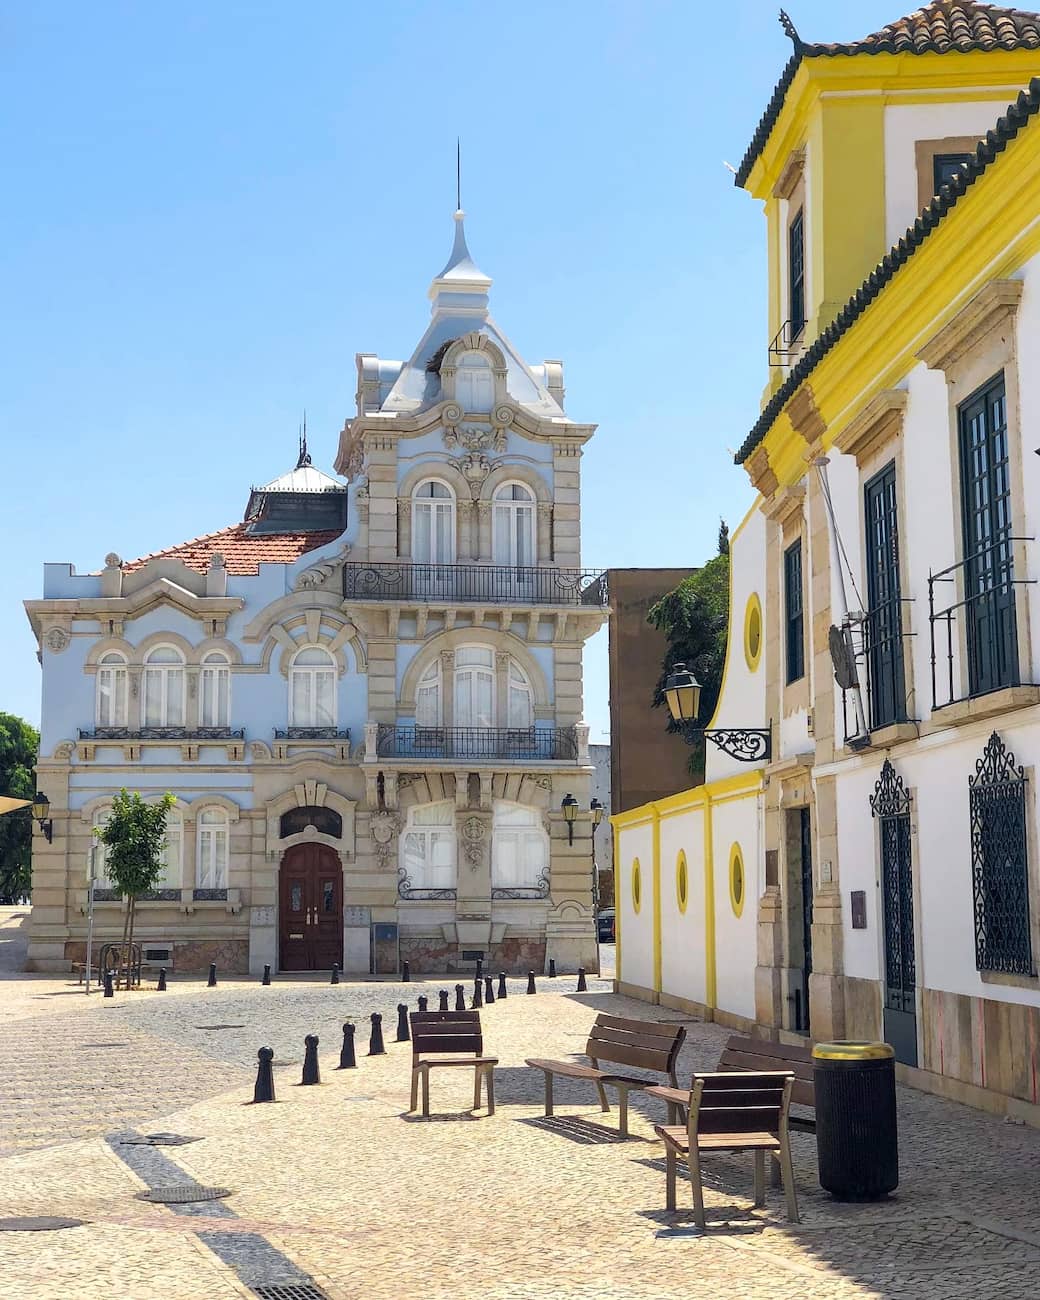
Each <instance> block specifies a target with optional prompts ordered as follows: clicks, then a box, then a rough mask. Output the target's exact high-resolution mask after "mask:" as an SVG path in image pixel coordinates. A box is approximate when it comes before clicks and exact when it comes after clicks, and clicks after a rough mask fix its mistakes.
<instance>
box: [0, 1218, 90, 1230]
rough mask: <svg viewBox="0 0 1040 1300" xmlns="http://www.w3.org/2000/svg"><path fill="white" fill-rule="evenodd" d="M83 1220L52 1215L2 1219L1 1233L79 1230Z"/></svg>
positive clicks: (0, 1223)
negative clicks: (61, 1229) (62, 1229)
mask: <svg viewBox="0 0 1040 1300" xmlns="http://www.w3.org/2000/svg"><path fill="white" fill-rule="evenodd" d="M83 1222H84V1220H83V1219H59V1218H55V1217H53V1216H50V1215H44V1216H41V1217H38V1218H26V1217H24V1216H22V1217H14V1218H10V1219H0V1232H55V1231H56V1230H57V1229H58V1228H78V1227H80V1226H81V1225H82V1224H83Z"/></svg>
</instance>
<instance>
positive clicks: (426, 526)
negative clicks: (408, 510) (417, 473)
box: [412, 479, 455, 564]
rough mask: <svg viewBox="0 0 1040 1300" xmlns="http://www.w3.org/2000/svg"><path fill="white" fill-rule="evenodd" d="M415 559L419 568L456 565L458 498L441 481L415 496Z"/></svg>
mask: <svg viewBox="0 0 1040 1300" xmlns="http://www.w3.org/2000/svg"><path fill="white" fill-rule="evenodd" d="M412 559H413V560H415V561H416V563H417V564H453V563H454V562H455V497H454V494H453V493H452V490H451V488H450V487H448V485H447V484H446V483H441V482H440V480H439V479H428V480H427V481H426V482H425V483H420V484H419V486H418V487H417V488H416V489H415V492H414V493H413V495H412Z"/></svg>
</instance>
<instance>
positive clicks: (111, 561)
mask: <svg viewBox="0 0 1040 1300" xmlns="http://www.w3.org/2000/svg"><path fill="white" fill-rule="evenodd" d="M122 567H123V561H122V560H121V559H120V558H119V556H118V555H117V554H116V553H115V551H109V553H108V554H107V555H106V556H105V568H106V569H121V568H122Z"/></svg>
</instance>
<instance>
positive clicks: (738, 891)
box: [729, 844, 747, 916]
mask: <svg viewBox="0 0 1040 1300" xmlns="http://www.w3.org/2000/svg"><path fill="white" fill-rule="evenodd" d="M746 889H747V881H746V880H745V878H744V855H743V854H742V853H741V851H740V845H739V844H734V845H733V847H732V848H731V849H730V851H729V901H730V904H731V905H732V907H733V915H734V916H739V915H740V914H741V912H743V910H744V894H745V892H746Z"/></svg>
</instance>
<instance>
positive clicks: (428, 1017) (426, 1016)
mask: <svg viewBox="0 0 1040 1300" xmlns="http://www.w3.org/2000/svg"><path fill="white" fill-rule="evenodd" d="M408 1020H409V1024H410V1027H411V1035H412V1097H411V1105H410V1106H409V1108H408V1109H409V1110H415V1107H416V1101H417V1095H418V1091H419V1080H420V1079H421V1080H422V1113H423V1115H424V1116H429V1114H430V1071H431V1070H434V1069H438V1068H439V1067H442V1066H443V1067H447V1068H454V1067H458V1066H468V1067H469V1068H470V1069H471V1070H473V1071H474V1074H475V1079H474V1084H473V1109H474V1110H478V1109H479V1108H480V1082H481V1080H482V1079H483V1080H485V1081H486V1090H487V1109H488V1114H489V1115H493V1114H494V1113H495V1066H496V1065H497V1064H498V1057H497V1056H484V1054H483V1052H484V1039H483V1035H482V1034H481V1032H480V1013H479V1012H478V1011H413V1012H411V1014H410V1015H409V1017H408ZM447 1052H468V1053H471V1055H468V1056H451V1057H448V1056H445V1055H444V1054H445V1053H447ZM424 1057H426V1058H427V1059H425V1060H424V1059H422V1058H424Z"/></svg>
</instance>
